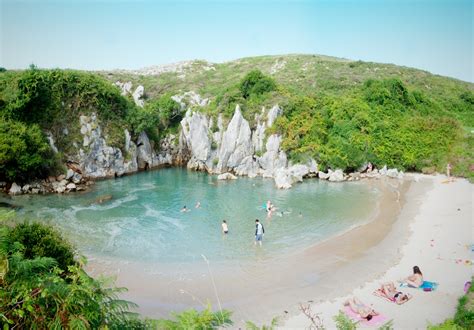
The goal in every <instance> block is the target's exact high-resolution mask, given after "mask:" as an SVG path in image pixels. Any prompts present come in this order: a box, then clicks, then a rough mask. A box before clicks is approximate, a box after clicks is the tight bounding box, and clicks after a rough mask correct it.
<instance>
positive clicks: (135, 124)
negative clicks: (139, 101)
mask: <svg viewBox="0 0 474 330" xmlns="http://www.w3.org/2000/svg"><path fill="white" fill-rule="evenodd" d="M181 119H183V113H182V109H181V106H180V104H178V103H177V102H176V101H174V100H173V99H172V98H171V95H169V94H165V95H163V96H161V97H160V98H158V99H156V100H152V101H150V102H148V103H147V104H145V106H144V107H143V108H139V107H134V108H131V110H130V111H129V113H128V116H127V122H128V123H129V125H130V127H131V130H132V132H134V133H135V134H139V133H141V132H146V133H147V135H148V136H149V137H150V138H151V139H152V140H154V141H156V142H158V140H159V137H160V136H162V135H164V134H165V133H167V132H168V130H169V128H170V127H176V126H178V124H179V122H180V121H181Z"/></svg>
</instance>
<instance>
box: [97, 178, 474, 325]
mask: <svg viewBox="0 0 474 330" xmlns="http://www.w3.org/2000/svg"><path fill="white" fill-rule="evenodd" d="M445 179H446V178H445V177H444V176H423V175H406V178H405V179H404V180H395V179H388V178H384V179H382V180H368V181H367V184H371V185H374V186H376V187H377V188H378V189H379V190H380V191H381V194H380V198H379V201H378V208H377V211H376V213H375V214H374V215H373V217H372V218H371V219H368V220H370V221H369V222H368V223H367V224H365V225H362V226H359V227H357V228H354V229H352V230H350V231H348V232H346V233H342V234H341V235H339V236H337V237H333V238H331V239H328V240H326V241H324V242H322V243H319V244H317V245H315V246H312V247H310V248H308V249H306V250H303V251H300V252H298V253H295V254H293V255H285V256H281V257H280V258H273V259H271V260H267V259H266V258H265V255H263V254H262V255H260V254H259V253H258V249H257V250H256V251H257V252H256V256H255V260H252V261H249V262H247V263H238V264H236V265H235V267H231V268H229V267H228V265H226V266H225V267H221V266H220V265H218V264H214V263H212V261H211V264H210V270H211V271H212V276H213V278H214V280H215V283H216V288H217V295H216V292H215V291H214V289H213V286H212V281H211V275H210V273H209V270H208V268H207V265H206V263H205V262H204V261H203V262H202V263H200V264H199V266H193V267H189V266H187V265H184V266H183V265H177V266H176V269H170V268H172V266H170V265H169V264H168V265H163V267H166V268H167V269H166V271H160V265H155V267H154V269H153V270H151V269H149V267H148V266H146V265H143V264H139V263H120V262H116V261H105V260H92V261H91V262H90V264H89V266H88V271H89V272H90V273H91V274H92V275H97V274H106V275H115V276H117V284H118V285H119V286H125V287H127V288H128V289H129V291H128V293H127V294H125V295H124V298H126V299H129V300H131V301H134V302H136V303H138V304H139V306H140V307H139V309H138V311H139V312H140V313H142V314H143V315H145V316H149V317H153V318H158V317H169V313H170V312H171V311H181V310H185V309H188V308H191V307H194V308H197V309H202V308H203V306H204V305H205V304H206V303H207V302H210V303H211V304H212V306H213V308H214V309H217V308H218V306H219V304H221V305H222V307H223V308H227V309H230V310H232V311H233V317H232V319H233V320H234V322H235V324H234V326H233V328H234V327H235V328H238V327H242V326H244V324H245V321H246V320H252V321H254V322H255V323H257V324H260V325H261V324H263V323H265V324H269V323H270V321H271V319H272V318H273V317H279V318H280V325H281V327H282V328H294V329H300V328H308V327H309V326H310V321H309V320H308V318H307V317H306V316H304V315H303V314H302V313H301V311H300V310H299V304H300V303H304V304H310V306H311V310H312V311H313V312H315V313H319V315H320V317H321V319H322V320H323V323H324V326H325V327H326V328H334V327H335V324H334V322H333V320H332V317H333V316H334V315H336V314H337V313H338V311H339V309H341V308H342V302H343V301H344V300H346V299H347V297H351V296H354V295H355V296H357V297H359V298H360V299H361V300H363V301H364V302H367V303H368V304H373V306H374V308H375V309H376V310H377V311H379V312H381V313H383V314H384V315H386V316H387V317H388V319H393V321H394V325H395V327H396V328H409V329H413V328H425V327H426V325H427V324H428V322H431V323H438V322H441V321H442V320H444V319H445V318H447V317H450V316H452V315H453V313H454V310H455V307H456V304H457V299H458V297H459V296H461V295H462V293H463V291H462V290H463V285H464V282H465V281H467V280H468V279H469V278H470V276H471V274H472V266H466V265H465V264H459V263H456V261H455V259H463V260H464V259H472V255H471V253H470V252H469V251H470V250H468V249H467V248H466V245H468V244H472V243H473V240H474V239H473V223H472V196H473V195H472V192H473V190H472V187H473V186H472V185H471V184H469V183H468V182H467V181H465V180H462V179H456V181H455V182H451V183H447V184H443V183H441V182H442V181H444V180H445ZM336 184H337V183H336ZM458 209H460V210H459V211H458ZM432 240H433V241H432ZM414 265H418V266H419V267H420V268H421V270H422V271H423V272H424V274H425V278H426V280H431V281H436V282H438V283H440V287H439V288H438V290H437V291H435V292H423V291H418V290H414V289H404V290H405V291H406V290H409V292H410V293H411V294H412V295H413V296H414V297H413V299H412V300H411V301H409V302H408V303H406V304H405V305H402V306H398V305H394V304H391V303H389V302H387V301H384V300H382V299H381V298H377V297H375V296H373V295H372V292H373V291H374V290H375V289H376V288H377V287H378V286H379V283H381V282H386V281H395V280H398V279H401V278H403V277H406V276H407V275H409V274H410V272H411V269H412V267H413V266H414ZM170 274H171V275H170ZM217 297H218V298H219V300H218V299H217Z"/></svg>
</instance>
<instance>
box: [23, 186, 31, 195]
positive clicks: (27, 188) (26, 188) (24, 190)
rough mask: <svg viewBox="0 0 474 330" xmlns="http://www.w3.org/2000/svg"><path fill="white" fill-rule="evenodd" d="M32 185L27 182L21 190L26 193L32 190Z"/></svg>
mask: <svg viewBox="0 0 474 330" xmlns="http://www.w3.org/2000/svg"><path fill="white" fill-rule="evenodd" d="M30 188H31V186H30V185H29V184H25V185H24V186H23V187H21V191H23V192H24V193H25V194H27V193H28V191H30Z"/></svg>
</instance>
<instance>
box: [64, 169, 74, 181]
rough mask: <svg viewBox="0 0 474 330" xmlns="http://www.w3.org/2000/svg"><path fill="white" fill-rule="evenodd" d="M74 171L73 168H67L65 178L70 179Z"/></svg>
mask: <svg viewBox="0 0 474 330" xmlns="http://www.w3.org/2000/svg"><path fill="white" fill-rule="evenodd" d="M74 173H75V172H74V171H73V170H71V169H68V170H67V173H66V180H69V179H71V178H72V177H73V176H74Z"/></svg>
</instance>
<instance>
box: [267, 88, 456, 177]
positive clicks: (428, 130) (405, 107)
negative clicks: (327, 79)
mask: <svg viewBox="0 0 474 330" xmlns="http://www.w3.org/2000/svg"><path fill="white" fill-rule="evenodd" d="M284 109H285V111H284V115H283V116H282V117H280V118H278V120H277V122H276V125H275V127H274V131H276V132H279V133H281V134H283V136H284V140H283V144H282V147H283V148H284V149H285V150H286V151H287V152H288V153H289V155H290V158H292V159H294V160H301V158H302V157H303V158H304V157H305V156H309V157H313V158H315V159H316V160H318V161H319V162H320V163H321V165H322V166H323V167H330V168H342V169H344V170H356V169H358V168H359V167H360V166H361V165H363V164H364V163H366V162H368V161H370V162H372V163H373V164H375V165H377V166H379V167H382V166H384V165H387V166H390V167H398V168H401V169H405V170H416V171H421V170H422V169H423V168H425V167H427V166H436V167H438V168H439V169H442V168H443V165H444V166H445V164H446V161H447V156H448V154H449V152H450V150H451V147H452V146H453V144H454V142H455V141H457V140H459V135H460V134H461V132H462V130H461V126H460V124H459V122H458V121H456V120H454V119H452V118H450V117H448V116H445V115H443V114H439V113H437V111H436V104H434V103H433V102H432V101H431V100H429V99H427V98H426V97H424V96H423V95H421V94H420V93H418V92H417V91H410V90H408V88H407V87H406V86H405V85H404V84H403V83H402V82H401V81H400V80H398V79H389V80H383V81H374V80H369V81H367V82H366V83H365V84H364V85H363V86H362V87H360V88H357V89H354V90H353V91H352V92H351V93H348V94H347V95H345V96H341V97H333V96H320V97H319V98H311V97H291V98H289V100H288V101H287V103H286V104H285V105H284Z"/></svg>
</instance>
